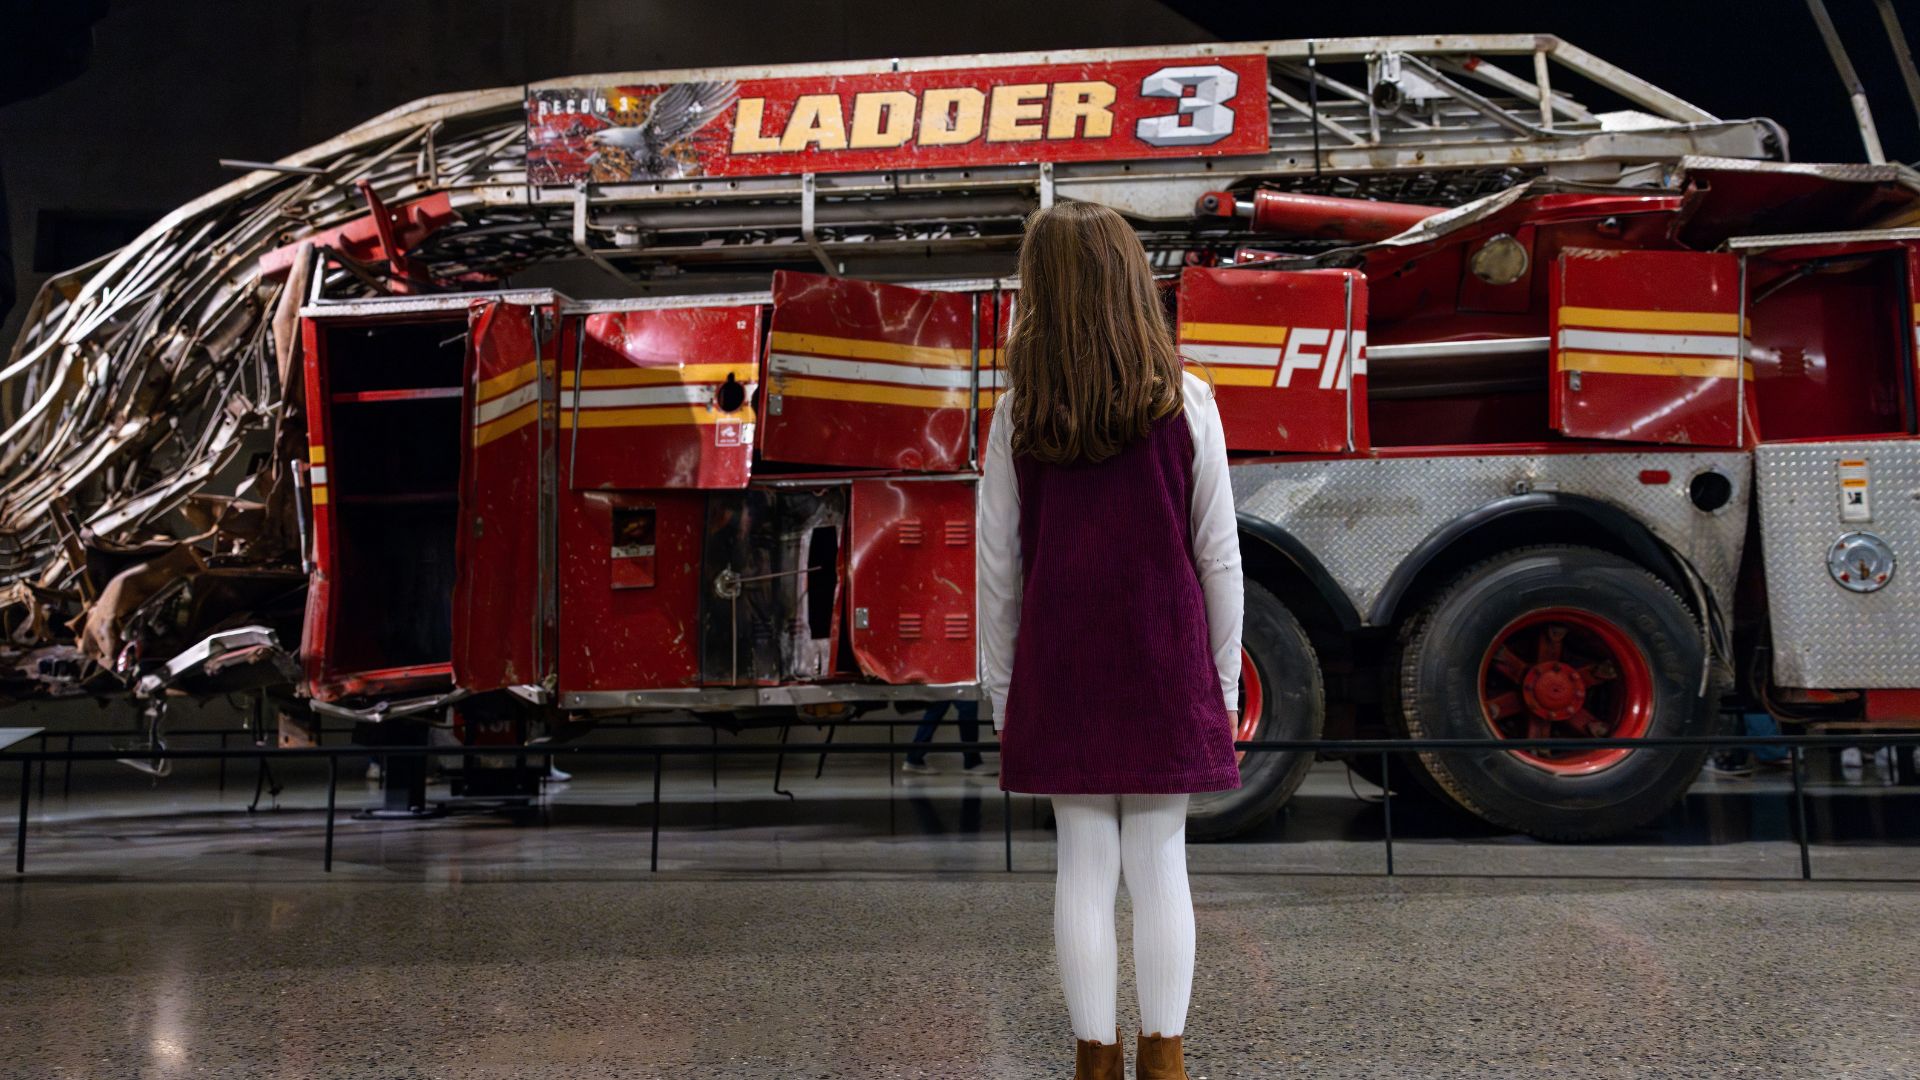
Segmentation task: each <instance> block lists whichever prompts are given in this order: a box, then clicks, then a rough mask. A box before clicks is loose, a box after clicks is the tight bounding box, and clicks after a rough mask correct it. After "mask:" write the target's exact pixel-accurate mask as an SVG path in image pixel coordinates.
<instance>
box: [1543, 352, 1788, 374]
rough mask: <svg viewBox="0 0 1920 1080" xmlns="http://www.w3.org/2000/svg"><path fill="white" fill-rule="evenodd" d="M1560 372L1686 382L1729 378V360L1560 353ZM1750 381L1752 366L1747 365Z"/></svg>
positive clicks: (1730, 371)
mask: <svg viewBox="0 0 1920 1080" xmlns="http://www.w3.org/2000/svg"><path fill="white" fill-rule="evenodd" d="M1560 370H1562V371H1592V372H1597V373H1599V374H1603V375H1678V376H1681V377H1683V378H1690V379H1731V378H1733V377H1734V366H1733V361H1732V360H1730V359H1718V358H1715V357H1711V356H1639V355H1634V354H1630V353H1599V352H1563V353H1561V354H1560ZM1746 374H1747V378H1749V379H1751V378H1753V365H1752V364H1748V365H1747V372H1746Z"/></svg>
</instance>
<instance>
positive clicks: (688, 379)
mask: <svg viewBox="0 0 1920 1080" xmlns="http://www.w3.org/2000/svg"><path fill="white" fill-rule="evenodd" d="M752 372H753V366H752V365H751V364H687V365H685V366H676V367H630V368H593V369H589V370H586V371H582V372H581V373H580V383H581V385H582V386H661V385H666V386H679V385H685V384H691V383H723V382H726V381H727V376H728V375H732V376H733V377H734V380H735V381H736V382H743V383H744V382H752V381H753V375H752ZM560 385H561V386H562V387H565V388H566V389H569V390H571V389H572V388H573V372H572V371H571V370H568V371H562V372H561V373H560Z"/></svg>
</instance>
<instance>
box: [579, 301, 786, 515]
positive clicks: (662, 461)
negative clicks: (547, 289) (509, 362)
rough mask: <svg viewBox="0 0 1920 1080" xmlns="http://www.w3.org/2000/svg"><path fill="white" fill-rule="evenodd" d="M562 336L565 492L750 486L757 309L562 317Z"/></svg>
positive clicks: (757, 361) (757, 351)
mask: <svg viewBox="0 0 1920 1080" xmlns="http://www.w3.org/2000/svg"><path fill="white" fill-rule="evenodd" d="M566 334H567V341H566V342H565V343H564V344H565V347H564V348H563V350H562V352H561V356H562V358H563V359H562V368H561V371H560V428H561V433H562V434H561V441H560V449H561V452H562V453H563V454H565V455H566V457H567V462H568V464H569V465H570V466H571V476H572V479H571V482H570V486H571V487H572V488H574V489H577V490H590V489H603V488H738V487H745V486H746V483H747V477H748V475H749V473H750V465H751V461H752V456H753V437H754V413H753V389H754V386H755V384H756V383H757V382H758V378H759V376H758V372H759V367H760V309H759V308H758V307H751V306H748V307H692V308H669V309H658V310H640V311H610V312H595V313H592V314H581V315H575V316H570V317H569V318H568V319H567V327H566ZM576 380H578V382H579V386H578V387H576V386H575V385H574V384H575V381H576ZM576 391H577V392H576Z"/></svg>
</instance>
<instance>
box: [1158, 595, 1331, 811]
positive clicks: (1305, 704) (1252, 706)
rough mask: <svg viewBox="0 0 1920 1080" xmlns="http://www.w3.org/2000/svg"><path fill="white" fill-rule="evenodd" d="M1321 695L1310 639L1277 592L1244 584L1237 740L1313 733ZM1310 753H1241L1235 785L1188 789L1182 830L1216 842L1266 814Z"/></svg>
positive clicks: (1293, 783)
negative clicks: (1231, 787) (1202, 790)
mask: <svg viewBox="0 0 1920 1080" xmlns="http://www.w3.org/2000/svg"><path fill="white" fill-rule="evenodd" d="M1326 715H1327V702H1326V695H1325V694H1324V693H1323V691H1322V689H1321V681H1320V661H1319V659H1318V658H1317V657H1316V656H1315V655H1314V652H1313V643H1312V642H1311V641H1309V640H1308V639H1307V632H1306V631H1305V630H1304V629H1302V628H1301V626H1300V620H1298V619H1296V618H1294V617H1293V612H1291V611H1288V610H1287V607H1286V605H1285V604H1282V603H1281V602H1280V601H1279V599H1278V598H1277V597H1275V596H1274V595H1273V594H1272V593H1270V592H1268V591H1267V590H1266V589H1265V588H1263V587H1261V586H1260V585H1257V584H1254V583H1253V582H1248V583H1247V598H1246V621H1245V624H1244V629H1243V631H1242V633H1241V653H1240V728H1239V730H1237V731H1235V732H1234V736H1233V737H1234V738H1235V739H1236V740H1240V739H1317V738H1319V737H1320V730H1321V728H1322V726H1323V725H1324V724H1325V722H1326ZM1313 757H1314V755H1313V753H1312V752H1311V751H1301V750H1292V751H1286V752H1282V753H1257V754H1243V755H1241V760H1240V786H1239V787H1238V788H1236V789H1234V790H1232V791H1210V792H1205V793H1202V794H1198V795H1194V796H1193V797H1192V799H1191V800H1189V802H1188V804H1187V835H1188V836H1189V837H1191V838H1192V839H1195V840H1220V839H1224V838H1226V837H1229V836H1234V835H1236V834H1238V833H1242V832H1245V831H1246V830H1248V829H1251V828H1253V827H1254V826H1256V825H1259V824H1260V823H1262V822H1264V821H1266V820H1267V819H1268V818H1270V817H1272V816H1273V814H1274V812H1275V811H1276V810H1279V809H1280V807H1281V806H1282V805H1283V804H1285V803H1286V801H1287V799H1288V797H1289V796H1291V795H1292V794H1293V792H1294V789H1296V788H1298V787H1299V786H1300V782H1301V781H1302V780H1304V779H1306V775H1307V770H1308V769H1309V768H1311V767H1312V766H1313Z"/></svg>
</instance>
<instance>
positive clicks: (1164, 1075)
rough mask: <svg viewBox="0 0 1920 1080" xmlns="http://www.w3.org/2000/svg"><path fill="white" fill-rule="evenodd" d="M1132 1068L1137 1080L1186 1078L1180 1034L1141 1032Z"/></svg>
mask: <svg viewBox="0 0 1920 1080" xmlns="http://www.w3.org/2000/svg"><path fill="white" fill-rule="evenodd" d="M1133 1069H1134V1076H1135V1077H1137V1078H1138V1080H1187V1059H1186V1055H1185V1054H1184V1053H1183V1052H1182V1051H1181V1049H1180V1036H1178V1035H1149V1034H1147V1033H1146V1032H1144V1031H1143V1032H1141V1033H1140V1043H1139V1049H1138V1050H1137V1051H1136V1052H1135V1054H1134V1059H1133Z"/></svg>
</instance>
